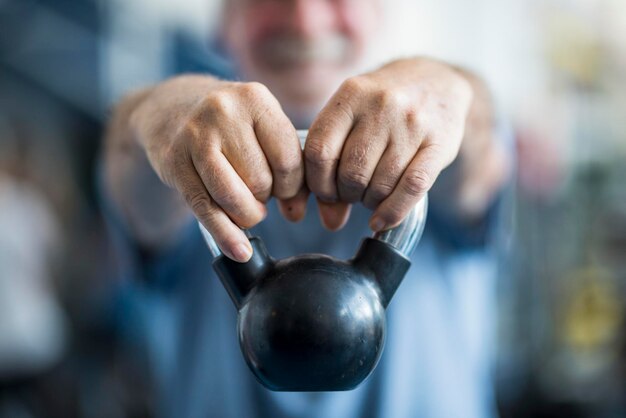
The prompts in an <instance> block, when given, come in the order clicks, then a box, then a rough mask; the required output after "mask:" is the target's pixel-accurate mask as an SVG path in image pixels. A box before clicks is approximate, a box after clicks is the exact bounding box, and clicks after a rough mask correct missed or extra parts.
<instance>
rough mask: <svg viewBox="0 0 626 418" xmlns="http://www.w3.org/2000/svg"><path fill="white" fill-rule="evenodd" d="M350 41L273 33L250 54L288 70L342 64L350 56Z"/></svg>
mask: <svg viewBox="0 0 626 418" xmlns="http://www.w3.org/2000/svg"><path fill="white" fill-rule="evenodd" d="M350 47H351V45H350V41H349V40H348V39H346V37H345V36H342V35H338V34H335V35H328V36H326V37H324V38H319V39H314V40H311V39H303V38H301V37H294V36H274V37H271V38H268V39H265V40H263V41H261V42H259V44H258V45H257V46H256V47H255V48H254V50H253V56H254V58H255V60H256V61H257V62H258V63H260V64H261V65H262V66H263V67H266V68H268V69H270V70H272V71H278V72H280V71H288V70H291V69H301V68H306V67H314V66H320V65H326V66H328V65H330V66H341V65H343V64H345V63H346V62H347V61H349V59H350V51H351V48H350Z"/></svg>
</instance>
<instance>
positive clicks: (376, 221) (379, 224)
mask: <svg viewBox="0 0 626 418" xmlns="http://www.w3.org/2000/svg"><path fill="white" fill-rule="evenodd" d="M370 228H372V231H375V232H378V231H382V230H383V229H384V228H385V221H383V220H382V219H380V218H379V217H377V216H375V217H373V218H372V219H371V220H370Z"/></svg>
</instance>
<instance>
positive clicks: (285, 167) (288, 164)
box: [273, 153, 302, 177]
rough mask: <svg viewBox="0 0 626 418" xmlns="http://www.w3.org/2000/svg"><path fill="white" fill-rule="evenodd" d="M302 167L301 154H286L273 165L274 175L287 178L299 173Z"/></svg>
mask: <svg viewBox="0 0 626 418" xmlns="http://www.w3.org/2000/svg"><path fill="white" fill-rule="evenodd" d="M301 165H302V159H301V156H300V154H296V153H284V154H283V155H281V157H280V158H278V159H277V160H276V161H275V162H274V165H273V170H274V172H275V173H274V174H275V175H276V176H278V177H287V176H289V175H291V174H292V173H294V172H296V171H298V170H299V169H300V166H301Z"/></svg>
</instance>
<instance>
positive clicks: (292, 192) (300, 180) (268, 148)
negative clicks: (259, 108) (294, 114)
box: [254, 99, 304, 199]
mask: <svg viewBox="0 0 626 418" xmlns="http://www.w3.org/2000/svg"><path fill="white" fill-rule="evenodd" d="M274 102H275V103H274V106H271V107H270V108H269V109H268V110H266V111H265V112H263V113H262V115H261V116H259V117H258V119H257V120H256V121H255V123H254V131H255V133H256V137H257V140H258V143H259V144H260V146H261V149H262V150H263V152H264V154H265V157H266V158H267V162H268V163H269V165H270V167H271V172H272V177H273V188H272V195H273V196H275V197H277V198H279V199H289V198H292V197H294V196H296V194H298V192H299V191H300V190H301V189H302V185H303V184H304V161H303V159H302V148H301V146H300V140H299V139H298V135H297V134H296V129H295V128H294V126H293V125H292V124H291V122H290V121H289V119H288V118H287V116H285V114H284V113H283V111H282V110H281V108H280V106H279V104H278V102H276V100H275V99H274Z"/></svg>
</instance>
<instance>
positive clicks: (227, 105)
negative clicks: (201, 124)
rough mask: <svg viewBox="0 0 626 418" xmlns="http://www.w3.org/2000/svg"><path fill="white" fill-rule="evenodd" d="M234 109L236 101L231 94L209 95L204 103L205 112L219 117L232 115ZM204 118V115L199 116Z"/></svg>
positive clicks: (217, 93) (220, 92)
mask: <svg viewBox="0 0 626 418" xmlns="http://www.w3.org/2000/svg"><path fill="white" fill-rule="evenodd" d="M233 109H234V101H233V98H232V97H231V94H230V93H228V92H225V91H219V92H216V93H213V94H209V95H208V96H207V97H205V99H204V102H203V110H205V111H208V112H211V113H215V114H218V115H231V114H232V112H233ZM199 116H200V117H203V116H204V115H199Z"/></svg>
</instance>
